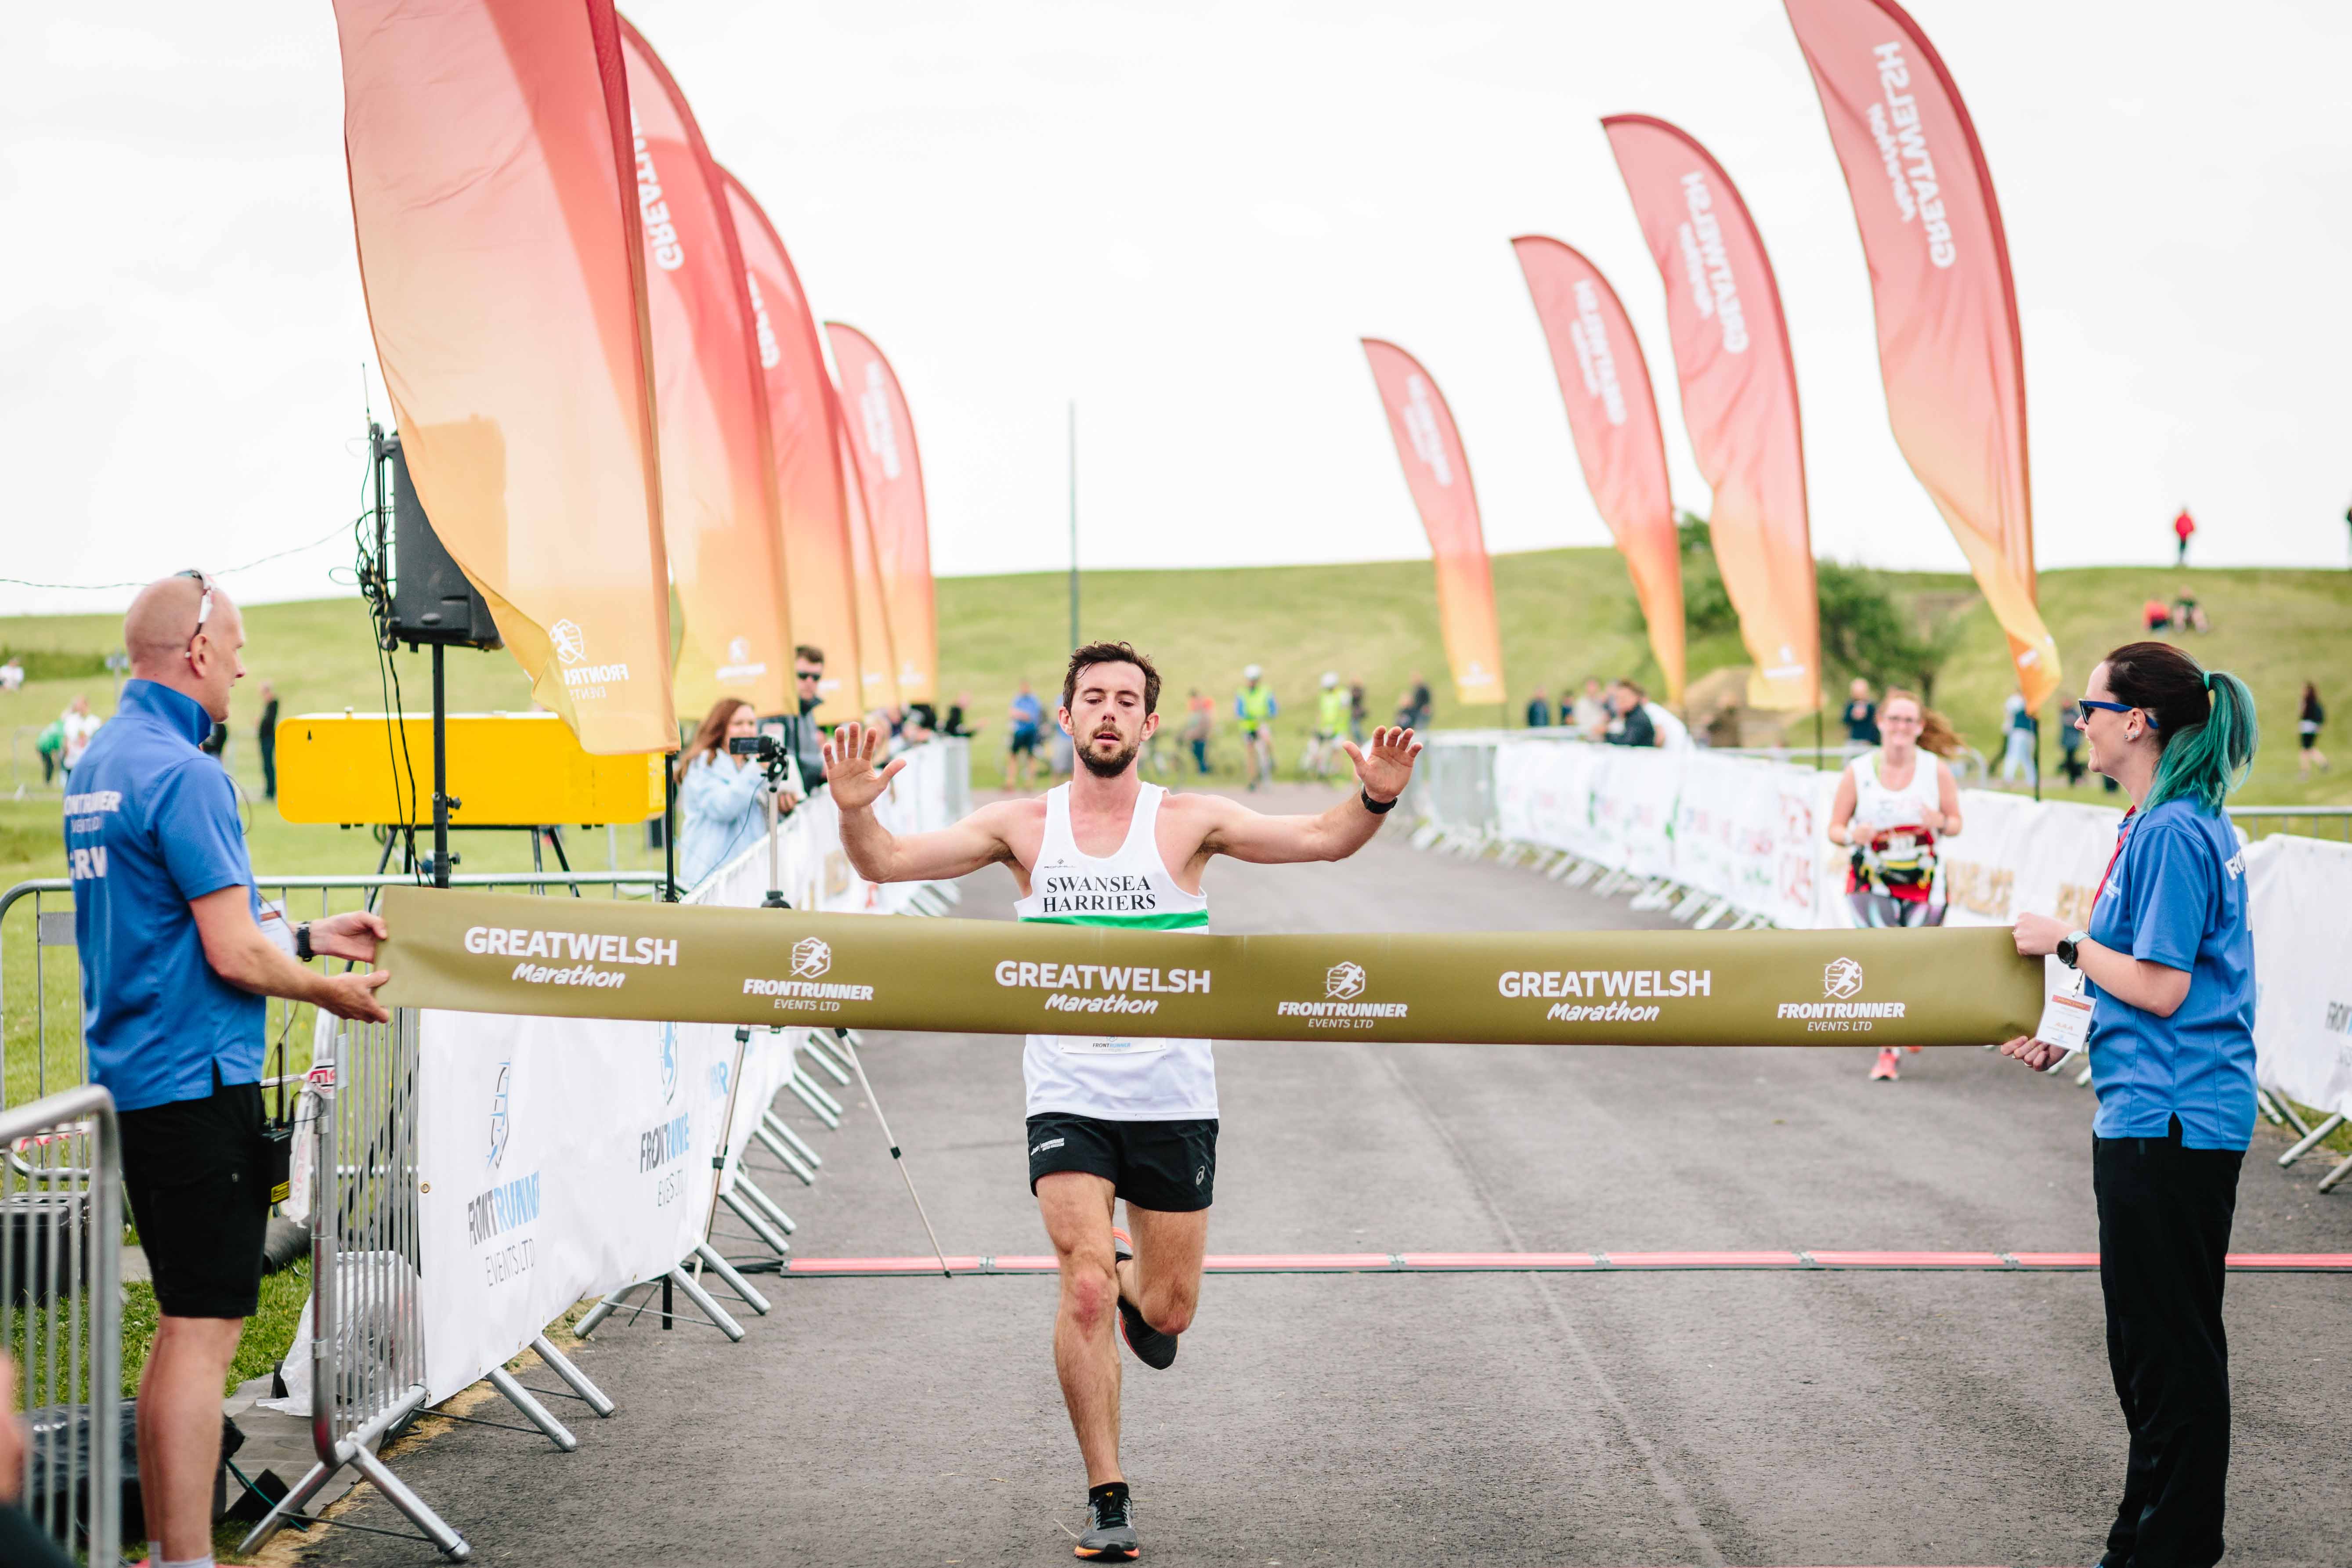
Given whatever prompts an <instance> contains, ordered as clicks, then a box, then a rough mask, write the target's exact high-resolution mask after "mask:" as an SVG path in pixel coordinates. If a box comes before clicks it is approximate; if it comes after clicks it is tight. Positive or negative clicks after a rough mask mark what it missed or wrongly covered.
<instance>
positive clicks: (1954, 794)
mask: <svg viewBox="0 0 2352 1568" xmlns="http://www.w3.org/2000/svg"><path fill="white" fill-rule="evenodd" d="M1878 729H1879V748H1878V750H1877V751H1875V752H1864V754H1863V755H1861V756H1859V757H1856V758H1854V760H1853V762H1851V763H1847V764H1846V770H1845V776H1844V777H1843V778H1841V779H1839V780H1838V788H1837V798H1836V800H1834V801H1833V802H1832V803H1831V805H1830V827H1829V837H1830V842H1831V843H1832V844H1843V845H1846V846H1849V847H1851V848H1852V849H1853V859H1852V865H1851V868H1849V869H1848V870H1847V872H1846V881H1845V894H1846V902H1847V903H1848V904H1849V905H1850V906H1851V907H1852V908H1853V923H1854V924H1856V925H1858V926H1932V925H1941V924H1943V923H1944V902H1943V900H1941V899H1937V898H1935V897H1933V895H1934V893H1935V891H1936V840H1937V838H1938V837H1945V838H1948V837H1952V836H1954V835H1956V834H1958V832H1959V830H1960V786H1959V785H1958V784H1957V783H1955V782H1954V781H1953V778H1952V770H1951V769H1950V767H1948V765H1946V763H1945V762H1944V760H1943V759H1944V758H1945V757H1948V756H1950V755H1952V754H1953V753H1955V752H1958V750H1959V749H1960V738H1959V737H1958V735H1956V734H1954V733H1953V732H1952V727H1951V725H1950V724H1948V723H1947V722H1946V721H1945V720H1944V716H1943V715H1942V714H1941V713H1937V712H1936V711H1934V710H1931V709H1929V708H1928V707H1927V704H1926V703H1924V702H1922V701H1920V700H1919V699H1918V697H1917V696H1916V694H1915V693H1912V692H1909V691H1906V690H1904V689H1901V688H1900V687H1897V688H1895V689H1893V690H1890V691H1888V692H1887V694H1886V697H1885V700H1884V701H1882V702H1881V703H1880V704H1879V705H1878ZM1912 1048H1913V1049H1914V1050H1916V1049H1917V1048H1918V1047H1916V1046H1915V1047H1912ZM1895 1059H1896V1058H1895V1047H1892V1046H1889V1047H1886V1048H1885V1049H1884V1050H1882V1051H1880V1052H1879V1053H1878V1062H1877V1065H1876V1066H1874V1067H1873V1068H1871V1069H1870V1076H1871V1077H1872V1078H1874V1079H1894V1078H1896V1077H1898V1076H1900V1075H1899V1074H1898V1073H1897V1071H1896V1069H1895Z"/></svg>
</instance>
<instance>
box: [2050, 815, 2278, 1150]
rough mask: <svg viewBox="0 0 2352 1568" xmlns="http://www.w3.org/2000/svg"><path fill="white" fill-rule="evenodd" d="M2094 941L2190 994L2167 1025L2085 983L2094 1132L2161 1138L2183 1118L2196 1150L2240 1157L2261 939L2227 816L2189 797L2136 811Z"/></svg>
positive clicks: (2248, 1107) (2127, 823)
mask: <svg viewBox="0 0 2352 1568" xmlns="http://www.w3.org/2000/svg"><path fill="white" fill-rule="evenodd" d="M2117 835H2118V837H2119V838H2120V840H2121V847H2120V848H2119V849H2118V851H2117V853H2116V860H2115V868H2114V869H2113V870H2112V871H2110V872H2109V873H2108V875H2107V886H2106V890H2105V892H2104V893H2102V894H2101V895H2100V897H2099V900H2098V903H2097V905H2096V906H2095V908H2094V909H2093V910H2092V911H2091V925H2090V933H2091V940H2092V941H2094V942H2098V943H2099V944H2101V945H2102V946H2105V947H2110V948H2113V949H2115V950H2116V952H2127V953H2129V954H2131V955H2132V956H2133V957H2134V958H2144V959H2148V960H2150V961H2152V962H2154V963H2161V964H2163V965H2165V966H2166V967H2167V968H2168V969H2183V970H2187V971H2188V972H2189V995H2188V998H2187V999H2186V1000H2184V1001H2183V1002H2182V1003H2181V1004H2180V1007H2179V1011H2177V1012H2175V1013H2174V1014H2173V1015H2172V1016H2171V1017H2169V1018H2159V1017H2158V1016H2156V1015H2155V1014H2153V1013H2147V1012H2142V1011H2141V1010H2140V1009H2139V1008H2137V1007H2134V1006H2132V1005H2129V1004H2127V1003H2125V1002H2120V1001H2118V1000H2116V998H2115V997H2113V996H2110V995H2108V994H2106V993H2105V992H2104V991H2102V990H2100V989H2099V988H2098V986H2097V985H2095V984H2093V985H2091V986H2089V992H2090V995H2091V997H2092V1011H2091V1045H2090V1050H2091V1082H2092V1085H2093V1086H2094V1087H2095V1089H2097V1091H2098V1096H2099V1114H2098V1117H2097V1120H2096V1121H2094V1122H2093V1123H2092V1131H2094V1132H2095V1133H2096V1134H2097V1135H2098V1136H2100V1137H2102V1138H2162V1137H2164V1136H2166V1134H2167V1131H2168V1123H2169V1122H2170V1121H2171V1119H2172V1118H2173V1117H2176V1116H2178V1117H2179V1118H2180V1142H2181V1145H2182V1146H2183V1147H2184V1148H2189V1149H2243V1148H2244V1147H2245V1146H2246V1145H2247V1144H2248V1143H2249V1142H2252V1139H2253V1134H2254V938H2253V932H2252V930H2251V929H2250V928H2249V927H2248V925H2247V923H2246V861H2245V857H2244V855H2243V853H2242V851H2241V850H2240V849H2239V847H2238V836H2237V834H2236V832H2235V831H2234V830H2232V829H2231V826H2230V821H2229V818H2227V817H2226V816H2208V815H2206V814H2205V813H2204V812H2202V811H2200V810H2199V809H2198V808H2197V806H2196V805H2194V804H2193V803H2191V802H2189V801H2186V800H2168V801H2166V802H2165V803H2164V804H2163V805H2159V806H2158V807H2157V808H2156V809H2155V810H2153V811H2145V812H2135V813H2134V814H2132V815H2131V816H2126V817H2125V818H2124V821H2123V826H2122V827H2120V828H2119V829H2117Z"/></svg>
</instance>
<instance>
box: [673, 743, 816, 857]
mask: <svg viewBox="0 0 2352 1568" xmlns="http://www.w3.org/2000/svg"><path fill="white" fill-rule="evenodd" d="M759 732H760V715H759V714H758V712H757V711H756V710H753V708H752V707H751V704H750V703H749V702H746V701H744V700H742V699H741V698H740V697H722V698H720V699H719V700H718V701H716V702H714V703H712V704H711V705H710V711H709V712H708V713H706V714H704V715H703V716H702V723H701V724H700V725H699V726H698V728H697V729H696V730H695V731H694V739H693V740H692V741H691V742H688V745H687V748H686V750H685V751H683V752H679V753H678V755H677V809H678V815H679V816H680V817H681V819H682V820H681V823H680V826H679V827H678V835H677V880H678V885H679V887H681V888H691V887H693V886H694V885H695V884H696V883H698V882H699V881H701V880H702V879H704V878H705V877H708V876H709V875H710V873H711V872H713V871H716V870H717V869H719V867H721V866H724V865H725V864H727V862H729V861H730V860H732V859H733V858H735V857H736V856H738V855H740V854H741V853H743V851H744V850H746V849H749V848H750V847H751V846H753V845H754V844H757V843H758V842H760V838H761V835H763V834H765V833H766V832H767V831H768V797H767V792H766V788H765V785H766V775H765V773H764V772H763V771H762V770H761V767H760V765H759V762H758V760H757V759H756V758H752V757H740V756H737V755H735V754H734V753H733V752H730V751H729V750H728V749H727V743H728V742H730V741H734V740H740V739H748V738H749V737H751V736H753V735H757V734H758V733H759ZM776 804H777V805H779V806H780V807H782V809H784V810H787V811H789V810H791V809H792V807H793V806H794V805H797V804H799V802H798V800H797V798H796V797H794V796H793V795H785V796H784V797H783V798H782V799H781V800H779V801H778V802H777V803H776Z"/></svg>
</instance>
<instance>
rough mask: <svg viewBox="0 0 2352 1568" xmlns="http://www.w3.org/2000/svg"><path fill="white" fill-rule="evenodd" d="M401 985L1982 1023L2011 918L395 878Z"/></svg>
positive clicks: (997, 1029)
mask: <svg viewBox="0 0 2352 1568" xmlns="http://www.w3.org/2000/svg"><path fill="white" fill-rule="evenodd" d="M381 909H382V910H383V918H384V923H385V925H386V926H387V927H389V928H390V930H391V932H392V935H391V940H390V941H388V942H384V943H382V944H380V945H379V948H378V956H377V960H376V962H377V963H378V965H379V966H380V967H382V968H383V969H386V970H389V971H390V972H391V974H392V978H391V979H390V980H389V981H388V982H387V983H386V984H384V986H383V989H382V990H381V991H380V992H379V993H378V995H379V997H380V998H381V999H382V1000H383V1002H384V1003H385V1005H389V1006H396V1007H439V1008H446V1009H450V1010H453V1011H457V1012H467V1013H521V1014H531V1015H537V1016H549V1017H559V1018H642V1019H647V1020H654V1021H670V1020H675V1021H677V1022H684V1023H712V1024H772V1025H775V1026H779V1027H782V1026H823V1027H838V1028H847V1029H910V1030H927V1031H932V1032H936V1033H944V1034H1003V1035H1022V1034H1055V1035H1089V1036H1097V1037H1114V1038H1117V1037H1164V1036H1205V1037H1210V1038H1213V1039H1227V1040H1325V1039H1350V1040H1423V1041H1439V1042H1460V1043H1466V1044H1486V1045H1535V1046H1586V1045H1606V1046H1838V1045H1879V1046H1979V1045H1983V1044H1984V1043H1985V1042H1987V1041H1989V1040H2005V1039H2008V1038H2010V1037H2012V1036H2017V1035H2024V1034H2030V1033H2032V1029H2033V1026H2034V1022H2035V1020H2036V1019H2037V1018H2039V1017H2040V1016H2041V1014H2042V962H2041V960H2039V959H2021V958H2020V957H2018V955H2017V951H2016V948H2015V947H2014V945H2013V944H2012V942H2011V937H2010V933H2009V932H2008V931H2007V930H2005V929H2002V928H1999V927H1978V928H1974V929H1953V930H1918V931H1903V930H1883V931H1485V932H1475V933H1464V932H1448V933H1444V934H1428V933H1399V932H1364V933H1356V934H1345V935H1335V934H1331V933H1328V932H1315V933H1311V934H1306V935H1297V936H1289V935H1284V936H1213V935H1210V934H1207V933H1203V932H1192V931H1185V932H1173V931H1123V930H1119V929H1117V928H1112V927H1104V926H1066V925H1051V924H1045V923H1027V924H1024V923H1015V922H1010V921H967V920H893V919H888V918H886V917H880V916H875V915H837V914H834V915H829V914H814V913H802V912H800V911H797V910H743V909H716V908H710V907H708V906H703V905H690V904H641V903H624V902H621V901H619V900H601V899H546V898H534V897H530V896H528V895H520V894H503V893H476V892H457V891H446V890H440V889H430V888H407V887H401V888H388V889H385V890H384V895H383V903H382V905H381Z"/></svg>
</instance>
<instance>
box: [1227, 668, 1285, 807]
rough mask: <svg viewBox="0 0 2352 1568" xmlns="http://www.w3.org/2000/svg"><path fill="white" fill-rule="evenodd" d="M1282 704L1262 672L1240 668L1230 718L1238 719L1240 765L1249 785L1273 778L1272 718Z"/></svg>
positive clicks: (1252, 786)
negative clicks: (1239, 686) (1240, 741)
mask: <svg viewBox="0 0 2352 1568" xmlns="http://www.w3.org/2000/svg"><path fill="white" fill-rule="evenodd" d="M1281 711H1282V705H1281V704H1280V703H1278V702H1276V700H1274V689H1273V688H1271V687H1269V686H1268V685H1266V683H1265V670H1263V669H1261V668H1258V667H1257V666H1256V665H1251V666H1250V667H1249V668H1247V669H1244V670H1243V671H1242V689H1240V690H1239V691H1236V692H1235V693H1234V718H1236V719H1238V720H1240V721H1241V726H1242V764H1243V772H1244V773H1245V774H1246V775H1247V781H1248V784H1249V787H1250V788H1252V789H1255V788H1257V786H1258V785H1259V784H1264V783H1267V782H1269V781H1271V780H1272V779H1273V777H1274V721H1275V716H1276V714H1277V713H1279V712H1281Z"/></svg>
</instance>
